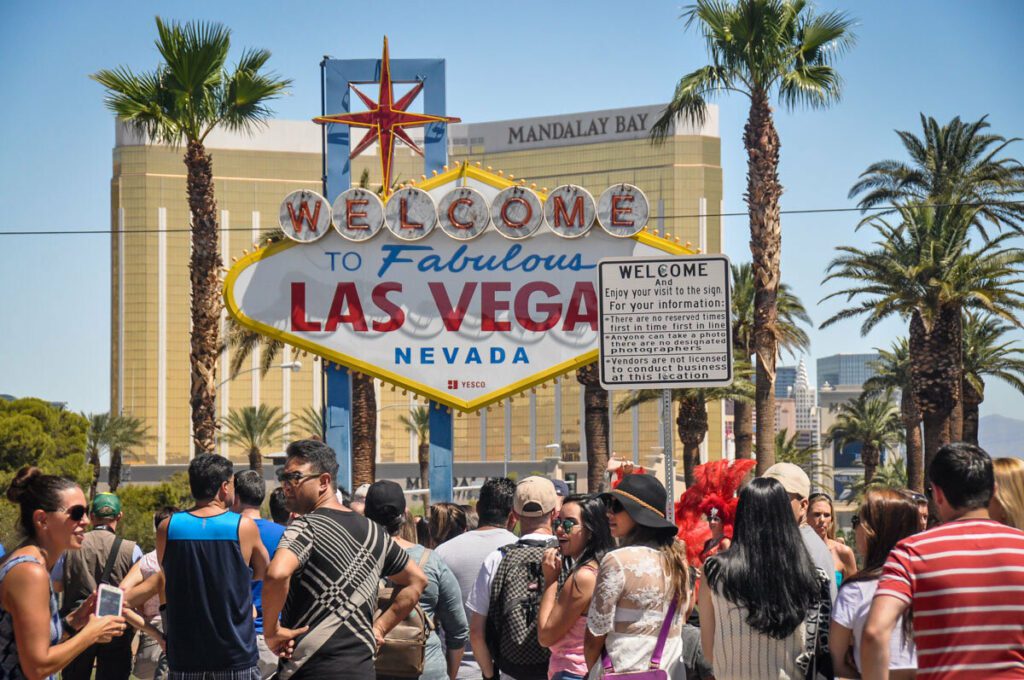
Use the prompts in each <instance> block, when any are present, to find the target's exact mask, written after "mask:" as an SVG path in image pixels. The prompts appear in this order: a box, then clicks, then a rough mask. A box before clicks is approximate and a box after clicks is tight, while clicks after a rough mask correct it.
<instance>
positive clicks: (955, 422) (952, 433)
mask: <svg viewBox="0 0 1024 680" xmlns="http://www.w3.org/2000/svg"><path fill="white" fill-rule="evenodd" d="M963 438H964V400H963V399H961V400H959V401H958V402H956V404H954V406H953V410H952V412H950V414H949V441H951V442H958V441H962V440H963Z"/></svg>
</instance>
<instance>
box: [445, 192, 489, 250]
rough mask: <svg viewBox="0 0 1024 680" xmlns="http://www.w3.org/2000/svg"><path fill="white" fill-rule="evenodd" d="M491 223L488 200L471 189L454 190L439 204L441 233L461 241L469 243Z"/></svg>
mask: <svg viewBox="0 0 1024 680" xmlns="http://www.w3.org/2000/svg"><path fill="white" fill-rule="evenodd" d="M490 221H491V218H490V214H489V213H488V210H487V199H486V198H484V196H483V194H481V193H480V192H479V191H477V190H476V189H473V188H471V187H458V188H457V189H452V190H451V191H449V192H448V193H447V194H445V195H444V196H442V197H441V200H440V201H438V203H437V222H438V224H440V225H441V231H443V232H444V233H446V234H448V235H449V236H451V237H452V238H454V239H457V240H459V241H468V240H470V239H474V238H476V237H477V236H479V235H480V234H482V233H484V231H486V230H487V225H488V224H490Z"/></svg>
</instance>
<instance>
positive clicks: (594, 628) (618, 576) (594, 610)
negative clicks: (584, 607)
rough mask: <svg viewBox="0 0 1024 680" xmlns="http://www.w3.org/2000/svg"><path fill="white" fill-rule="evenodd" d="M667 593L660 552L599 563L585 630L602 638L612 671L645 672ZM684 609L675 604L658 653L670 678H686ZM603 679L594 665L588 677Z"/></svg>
mask: <svg viewBox="0 0 1024 680" xmlns="http://www.w3.org/2000/svg"><path fill="white" fill-rule="evenodd" d="M671 591H672V585H671V579H670V578H669V575H668V573H667V572H666V571H665V568H664V566H663V564H662V560H661V553H659V552H658V551H657V550H655V549H653V548H647V547H644V546H629V547H625V548H619V549H617V550H613V551H612V552H610V553H608V554H607V555H605V557H604V559H603V560H601V568H600V570H599V571H598V573H597V585H596V586H595V587H594V597H593V599H591V601H590V611H589V612H588V613H587V627H588V628H589V629H590V632H591V633H592V634H594V635H607V637H606V638H605V649H606V650H607V651H608V656H609V657H611V660H612V664H613V666H614V667H615V670H616V672H623V671H642V670H647V668H648V664H649V663H650V660H651V654H652V653H653V652H654V645H655V644H656V643H657V641H658V633H659V632H660V631H661V624H662V622H663V621H664V620H665V615H666V614H667V613H668V607H669V604H670V602H671V600H672V596H671ZM686 605H687V603H686V602H680V603H679V605H678V607H677V609H676V612H677V613H676V616H675V620H674V621H673V622H672V627H671V628H670V629H669V634H668V641H667V642H666V643H665V649H664V651H663V652H662V660H661V667H662V668H663V669H665V670H666V671H667V672H668V674H669V677H671V678H680V679H683V678H685V677H686V669H685V668H684V666H683V664H682V663H681V661H680V656H681V655H682V651H683V642H682V640H683V638H682V629H683V621H682V615H683V613H685V611H686V609H687V606H686ZM602 675H603V670H602V668H601V663H600V662H598V663H597V664H595V665H594V667H593V668H592V669H591V673H590V677H591V678H600V677H601V676H602Z"/></svg>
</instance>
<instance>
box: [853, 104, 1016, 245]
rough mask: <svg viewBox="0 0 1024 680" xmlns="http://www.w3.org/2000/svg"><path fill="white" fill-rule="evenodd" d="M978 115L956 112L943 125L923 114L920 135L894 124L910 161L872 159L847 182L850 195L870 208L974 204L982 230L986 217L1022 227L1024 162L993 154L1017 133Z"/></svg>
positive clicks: (1000, 224) (976, 221) (996, 222)
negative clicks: (997, 130) (968, 117)
mask: <svg viewBox="0 0 1024 680" xmlns="http://www.w3.org/2000/svg"><path fill="white" fill-rule="evenodd" d="M987 118H988V116H984V117H982V118H981V119H980V120H976V121H974V122H972V123H965V122H962V121H961V120H960V117H959V116H958V117H956V118H954V119H953V120H951V121H950V122H949V123H946V124H945V125H939V123H938V122H937V121H936V120H935V119H934V118H932V117H930V116H929V117H925V115H924V114H921V129H922V131H923V133H924V134H923V136H922V137H918V136H916V135H915V134H913V133H912V132H909V131H905V130H898V131H897V132H896V134H897V135H899V138H900V141H901V142H902V143H903V147H904V149H906V151H907V155H908V156H909V157H910V162H909V163H908V162H906V161H900V160H884V161H879V162H877V163H872V164H871V165H869V166H868V168H867V169H866V170H865V171H864V172H862V173H861V174H860V179H859V181H858V182H857V183H856V184H854V185H853V187H851V188H850V198H854V197H856V196H858V195H859V196H860V197H861V198H860V202H859V203H858V204H857V205H858V206H859V207H860V208H861V210H868V209H870V208H876V207H878V206H886V205H889V204H893V203H896V204H900V205H905V204H907V203H910V202H916V203H929V204H935V203H944V202H949V203H952V202H956V201H962V202H965V203H972V204H977V207H978V211H977V213H976V214H975V215H974V225H975V226H976V227H977V228H979V229H980V230H981V233H982V235H983V236H986V234H985V228H984V225H985V223H989V224H991V225H994V226H996V227H997V229H999V230H1001V229H1002V227H1003V226H1008V227H1010V228H1011V229H1015V230H1017V231H1021V230H1022V229H1024V203H1020V202H1019V201H1015V199H1016V198H1018V197H1019V196H1020V194H1021V193H1024V166H1022V165H1021V164H1020V162H1018V161H1017V160H1016V159H1013V158H997V156H998V155H999V154H1001V153H1003V152H1004V151H1005V150H1006V149H1007V147H1009V146H1010V145H1011V144H1013V143H1014V142H1017V141H1020V140H1019V138H1016V137H1015V138H1013V139H1007V138H1006V137H1003V136H1002V135H993V134H989V133H986V132H984V131H985V130H987V129H988V128H989V127H990V126H989V124H988V122H987V121H986V119H987Z"/></svg>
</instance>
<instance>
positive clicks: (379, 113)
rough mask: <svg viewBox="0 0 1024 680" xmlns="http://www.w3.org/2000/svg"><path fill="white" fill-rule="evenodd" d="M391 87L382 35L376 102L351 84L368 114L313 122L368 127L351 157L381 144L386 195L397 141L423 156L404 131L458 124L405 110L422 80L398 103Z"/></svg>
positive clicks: (319, 117)
mask: <svg viewBox="0 0 1024 680" xmlns="http://www.w3.org/2000/svg"><path fill="white" fill-rule="evenodd" d="M391 85H392V83H391V63H390V59H389V58H388V39H387V37H386V36H385V38H384V56H383V57H382V59H381V67H380V94H378V95H377V101H373V100H372V99H370V98H369V97H367V96H366V95H365V94H363V93H362V92H360V91H359V88H357V87H356V86H355V85H352V86H351V87H352V89H353V90H355V92H356V94H357V95H359V98H360V99H362V100H363V104H365V105H366V106H367V107H368V108H369V110H368V111H361V112H359V113H336V114H332V115H329V116H318V117H317V118H314V119H313V122H314V123H320V124H321V125H324V124H327V123H337V124H341V125H351V126H355V127H364V128H369V132H367V133H366V136H365V137H363V140H362V141H361V142H359V144H357V145H356V147H355V148H354V149H352V154H351V156H350V158H355V157H356V156H358V155H359V154H361V153H362V152H363V151H365V150H366V149H367V148H369V146H370V145H371V144H373V143H374V142H379V143H380V149H381V154H380V169H381V177H383V179H384V194H385V196H386V195H387V194H388V193H390V192H391V159H392V156H394V153H395V141H396V139H400V140H401V141H402V142H404V143H405V144H406V145H407V146H408V147H409V148H411V149H412V150H413V151H415V152H416V153H418V154H419V155H420V156H422V155H423V149H421V148H420V147H419V146H417V144H416V142H414V141H412V139H411V138H410V137H409V135H408V134H407V133H406V132H405V129H404V128H412V127H422V126H424V125H427V124H429V123H458V122H460V119H459V118H453V117H451V116H430V115H427V114H423V113H413V112H411V111H406V109H407V108H408V107H409V105H410V104H412V103H413V101H414V100H415V99H416V96H417V95H418V94H419V93H420V90H422V89H423V82H422V81H420V82H417V83H416V84H415V85H414V86H413V88H412V89H411V90H409V91H408V92H407V93H406V94H405V95H404V96H403V97H402V98H401V99H399V100H398V101H395V93H394V91H393V89H392V87H391Z"/></svg>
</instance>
